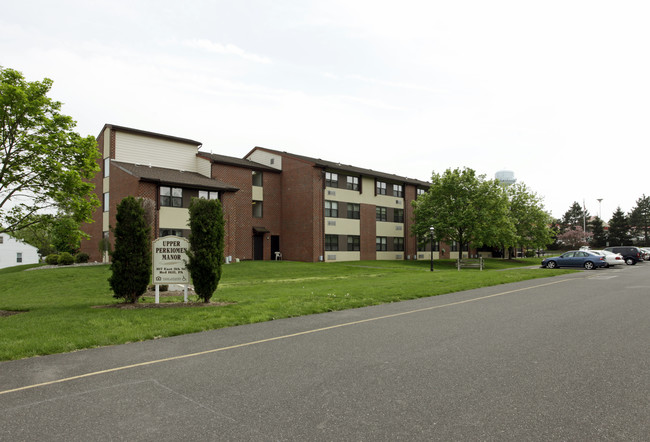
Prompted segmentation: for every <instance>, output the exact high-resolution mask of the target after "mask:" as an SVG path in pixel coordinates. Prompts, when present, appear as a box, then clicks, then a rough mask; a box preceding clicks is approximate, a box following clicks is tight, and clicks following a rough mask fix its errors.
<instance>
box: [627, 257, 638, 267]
mask: <svg viewBox="0 0 650 442" xmlns="http://www.w3.org/2000/svg"><path fill="white" fill-rule="evenodd" d="M625 264H627V265H629V266H633V265H634V264H636V262H635V261H634V259H632V258H625Z"/></svg>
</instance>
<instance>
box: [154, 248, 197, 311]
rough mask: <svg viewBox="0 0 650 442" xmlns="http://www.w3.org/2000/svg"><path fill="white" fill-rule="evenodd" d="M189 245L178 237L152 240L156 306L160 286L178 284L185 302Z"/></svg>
mask: <svg viewBox="0 0 650 442" xmlns="http://www.w3.org/2000/svg"><path fill="white" fill-rule="evenodd" d="M189 246H190V243H189V241H188V240H187V239H186V238H182V237H180V236H173V235H172V236H163V237H161V238H157V239H155V240H153V243H152V248H151V252H152V253H151V256H152V261H153V272H152V275H153V277H152V278H153V283H154V284H155V285H156V304H159V303H160V291H159V287H158V286H159V285H160V284H180V285H183V286H184V287H185V288H184V290H183V294H184V296H183V298H184V302H187V286H188V284H189V283H190V273H189V271H188V270H187V261H188V259H187V249H188V248H189Z"/></svg>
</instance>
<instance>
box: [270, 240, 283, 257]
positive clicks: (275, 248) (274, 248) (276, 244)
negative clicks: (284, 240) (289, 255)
mask: <svg viewBox="0 0 650 442" xmlns="http://www.w3.org/2000/svg"><path fill="white" fill-rule="evenodd" d="M275 252H280V236H279V235H271V259H276V256H275ZM280 256H281V255H280Z"/></svg>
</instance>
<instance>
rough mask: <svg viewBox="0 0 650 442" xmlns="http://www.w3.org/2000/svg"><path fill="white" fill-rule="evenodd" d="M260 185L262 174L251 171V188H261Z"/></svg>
mask: <svg viewBox="0 0 650 442" xmlns="http://www.w3.org/2000/svg"><path fill="white" fill-rule="evenodd" d="M262 185H263V180H262V172H258V171H256V170H254V171H253V186H258V187H262Z"/></svg>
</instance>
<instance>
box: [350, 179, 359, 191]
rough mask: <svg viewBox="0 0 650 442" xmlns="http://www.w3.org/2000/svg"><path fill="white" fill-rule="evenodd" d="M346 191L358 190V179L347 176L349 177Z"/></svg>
mask: <svg viewBox="0 0 650 442" xmlns="http://www.w3.org/2000/svg"><path fill="white" fill-rule="evenodd" d="M347 189H348V190H359V177H358V176H349V177H347Z"/></svg>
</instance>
